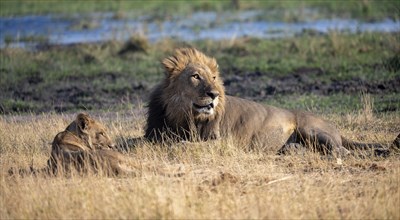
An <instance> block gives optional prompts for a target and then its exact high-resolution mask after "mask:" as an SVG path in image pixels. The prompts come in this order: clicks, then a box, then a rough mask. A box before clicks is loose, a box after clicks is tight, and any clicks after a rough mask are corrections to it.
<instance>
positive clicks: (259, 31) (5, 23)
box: [0, 11, 400, 48]
mask: <svg viewBox="0 0 400 220" xmlns="http://www.w3.org/2000/svg"><path fill="white" fill-rule="evenodd" d="M260 13H265V12H262V11H244V12H237V13H226V14H220V13H218V14H217V13H215V12H197V13H194V14H192V15H191V16H188V17H174V18H170V19H169V20H166V21H154V20H153V21H152V20H149V19H148V18H146V17H141V18H138V19H119V20H118V19H114V18H113V14H112V13H101V14H99V13H94V14H91V15H90V17H87V16H86V17H85V18H83V17H81V16H79V15H76V16H73V17H70V18H62V17H57V16H51V15H45V16H25V17H12V18H0V47H1V48H4V47H5V46H6V45H7V44H8V46H10V47H27V46H35V45H36V44H37V42H36V43H35V42H31V43H27V42H24V40H18V39H23V38H24V37H25V38H26V37H35V36H41V37H44V38H46V39H47V41H48V42H49V43H51V44H71V43H87V42H100V41H106V40H126V39H128V38H129V37H130V36H132V35H135V34H142V35H144V36H146V37H147V38H148V39H149V40H150V41H152V42H155V41H157V40H160V39H162V38H174V39H181V40H185V41H194V40H200V39H211V40H221V39H234V38H238V37H244V36H251V37H259V38H280V37H290V36H294V35H296V34H301V33H302V32H303V31H304V30H307V31H312V32H315V33H317V34H326V33H328V32H329V31H332V30H335V31H341V32H349V33H355V32H399V31H400V22H399V21H393V20H390V19H387V20H383V21H379V22H373V23H368V22H362V21H357V20H351V19H330V20H314V21H306V22H296V23H286V22H268V21H260V20H257V15H259V14H260ZM82 19H84V20H85V19H86V20H89V21H90V22H92V23H94V24H95V25H94V27H93V28H89V29H77V28H74V25H76V23H77V22H79V21H81V20H82Z"/></svg>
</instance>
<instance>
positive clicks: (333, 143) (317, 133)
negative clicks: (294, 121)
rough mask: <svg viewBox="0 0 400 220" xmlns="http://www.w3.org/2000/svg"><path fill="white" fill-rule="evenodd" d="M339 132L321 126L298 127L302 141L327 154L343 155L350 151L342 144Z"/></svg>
mask: <svg viewBox="0 0 400 220" xmlns="http://www.w3.org/2000/svg"><path fill="white" fill-rule="evenodd" d="M338 134H339V133H338V132H335V131H331V132H330V133H328V132H326V131H324V130H321V129H319V128H312V129H298V136H299V139H300V143H302V144H304V145H305V146H307V147H311V149H313V150H316V151H318V152H320V153H322V154H325V155H333V156H336V157H343V156H346V155H348V154H349V153H350V151H348V150H347V149H346V148H344V147H343V146H342V141H341V139H340V138H337V137H340V135H338Z"/></svg>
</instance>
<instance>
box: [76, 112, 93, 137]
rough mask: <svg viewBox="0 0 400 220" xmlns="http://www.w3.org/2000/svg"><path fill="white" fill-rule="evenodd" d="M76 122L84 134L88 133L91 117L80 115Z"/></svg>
mask: <svg viewBox="0 0 400 220" xmlns="http://www.w3.org/2000/svg"><path fill="white" fill-rule="evenodd" d="M75 121H76V124H77V125H78V128H79V130H80V131H81V132H83V133H87V130H88V127H89V121H90V118H89V115H88V114H85V113H79V114H78V116H76V120H75Z"/></svg>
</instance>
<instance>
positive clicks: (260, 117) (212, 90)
mask: <svg viewBox="0 0 400 220" xmlns="http://www.w3.org/2000/svg"><path fill="white" fill-rule="evenodd" d="M162 64H163V66H164V68H165V73H166V77H165V78H164V80H163V81H162V82H161V83H160V84H159V85H158V86H156V88H155V89H154V91H153V92H152V94H151V96H150V101H149V110H148V116H147V127H146V133H145V137H146V138H148V139H150V140H152V141H163V140H171V139H172V140H173V141H179V140H193V139H200V140H209V139H217V138H219V137H224V138H226V137H232V138H233V139H234V140H235V142H236V143H238V144H239V145H242V146H244V147H245V148H248V149H250V148H254V147H259V148H262V149H266V150H273V151H274V152H276V151H278V150H279V152H281V153H284V152H285V151H286V150H287V149H290V148H293V147H295V148H296V147H298V146H313V147H315V148H316V149H318V150H319V151H321V152H329V153H337V154H340V155H343V154H347V153H349V151H348V150H347V149H345V148H348V149H350V148H356V147H359V148H371V147H372V148H377V149H381V150H382V151H381V152H386V151H385V149H383V148H381V147H382V146H381V145H379V144H362V143H355V142H352V141H348V140H346V139H345V138H343V137H342V136H341V135H340V134H339V132H338V130H337V129H336V128H335V127H334V126H333V125H332V124H330V123H328V122H327V121H325V120H323V119H321V118H318V117H316V116H314V115H313V114H311V113H307V112H298V111H290V110H285V109H281V108H277V107H274V106H268V105H261V104H258V103H256V102H253V101H249V100H245V99H241V98H238V97H233V96H228V95H225V90H224V86H223V81H222V79H221V77H220V73H219V70H218V64H217V62H216V60H215V59H214V58H211V57H208V56H206V55H205V54H203V53H201V52H200V51H198V50H196V49H194V48H180V49H177V50H176V51H175V53H174V54H173V55H172V56H170V57H167V58H165V59H164V60H163V61H162ZM204 100H206V101H204Z"/></svg>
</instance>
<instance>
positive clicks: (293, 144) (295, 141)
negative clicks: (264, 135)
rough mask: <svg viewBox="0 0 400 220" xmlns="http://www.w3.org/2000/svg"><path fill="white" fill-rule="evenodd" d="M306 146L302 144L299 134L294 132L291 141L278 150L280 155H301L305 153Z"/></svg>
mask: <svg viewBox="0 0 400 220" xmlns="http://www.w3.org/2000/svg"><path fill="white" fill-rule="evenodd" d="M304 149H305V147H304V145H303V144H301V143H300V141H299V138H298V135H297V132H293V134H292V135H290V137H289V139H288V140H287V141H286V143H285V144H284V145H283V146H282V147H281V148H280V149H279V150H278V154H279V155H283V154H288V153H295V154H299V153H300V154H301V153H304Z"/></svg>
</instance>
